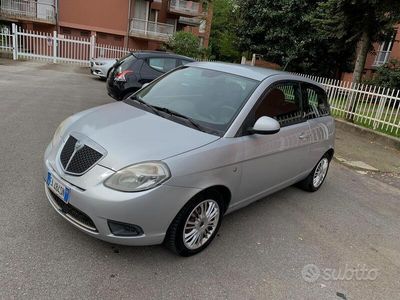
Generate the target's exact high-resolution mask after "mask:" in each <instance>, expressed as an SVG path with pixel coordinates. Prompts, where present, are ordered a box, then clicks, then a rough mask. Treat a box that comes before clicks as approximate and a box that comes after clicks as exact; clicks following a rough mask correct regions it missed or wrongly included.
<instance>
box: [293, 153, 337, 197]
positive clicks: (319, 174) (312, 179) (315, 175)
mask: <svg viewBox="0 0 400 300" xmlns="http://www.w3.org/2000/svg"><path fill="white" fill-rule="evenodd" d="M329 163H330V160H329V157H328V155H324V156H323V157H322V158H321V159H320V160H319V162H318V163H317V165H316V166H315V167H314V169H313V170H312V171H311V173H310V174H309V175H308V176H307V178H306V179H304V180H302V181H300V182H299V184H298V185H299V187H300V188H302V189H303V190H305V191H308V192H315V191H317V190H318V189H319V188H320V187H321V185H322V184H323V183H324V181H325V178H326V174H327V173H328V169H329Z"/></svg>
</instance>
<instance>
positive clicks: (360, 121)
mask: <svg viewBox="0 0 400 300" xmlns="http://www.w3.org/2000/svg"><path fill="white" fill-rule="evenodd" d="M331 102H333V103H335V104H334V105H332V114H333V115H334V116H335V117H338V118H341V119H347V113H346V112H343V111H338V109H340V110H347V109H348V108H347V105H348V104H347V99H344V98H336V99H335V101H332V100H331ZM377 111H378V103H374V102H367V101H364V102H360V103H359V104H358V105H357V108H356V112H355V116H354V124H357V125H360V126H363V127H366V128H370V129H372V130H375V131H378V132H381V133H384V134H387V135H390V136H394V137H397V138H400V129H398V130H397V128H396V127H395V126H392V125H387V124H383V123H381V122H379V121H378V122H374V121H373V120H371V118H375V117H376V114H377ZM399 112H400V110H398V109H397V108H394V109H393V107H384V108H383V111H382V115H381V117H380V118H379V120H380V121H382V122H388V123H390V124H394V125H400V113H399ZM374 123H376V126H375V128H374ZM396 130H397V133H396Z"/></svg>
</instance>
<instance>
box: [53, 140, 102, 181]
mask: <svg viewBox="0 0 400 300" xmlns="http://www.w3.org/2000/svg"><path fill="white" fill-rule="evenodd" d="M76 143H77V139H76V138H74V137H73V136H70V137H69V138H68V140H67V142H66V143H65V145H64V148H63V149H62V151H61V154H60V161H61V164H62V166H63V168H64V170H65V171H66V172H68V173H71V174H75V175H81V174H83V173H84V172H86V171H87V170H88V169H89V168H91V167H92V166H93V165H94V164H95V163H96V162H98V161H99V160H100V159H101V158H102V157H103V154H101V153H100V152H98V151H96V150H94V149H93V148H91V147H89V146H87V145H84V146H83V147H82V148H81V149H79V150H77V151H76V150H75V145H76ZM71 157H72V158H71Z"/></svg>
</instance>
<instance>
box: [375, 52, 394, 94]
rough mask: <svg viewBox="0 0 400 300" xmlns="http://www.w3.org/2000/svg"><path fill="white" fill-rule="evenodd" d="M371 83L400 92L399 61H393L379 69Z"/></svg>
mask: <svg viewBox="0 0 400 300" xmlns="http://www.w3.org/2000/svg"><path fill="white" fill-rule="evenodd" d="M371 83H372V84H375V85H378V86H383V87H386V88H392V89H398V90H400V61H399V60H396V59H393V60H391V61H390V62H389V63H387V64H385V65H383V66H381V67H379V68H378V69H377V72H376V74H375V77H374V78H373V79H372V81H371Z"/></svg>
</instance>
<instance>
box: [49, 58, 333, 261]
mask: <svg viewBox="0 0 400 300" xmlns="http://www.w3.org/2000/svg"><path fill="white" fill-rule="evenodd" d="M145 57H146V58H149V57H147V56H145ZM168 58H173V59H178V60H179V59H181V58H179V57H177V56H169V57H168ZM136 60H137V58H136V56H133V55H132V57H129V61H130V63H129V65H131V64H133V68H137V65H136V67H135V61H136ZM144 61H145V59H143V61H142V62H140V63H139V64H138V65H139V66H142V68H147V65H145V64H147V63H145V62H144ZM160 65H161V64H160ZM126 70H130V69H126ZM139 70H140V67H139ZM124 71H125V70H122V69H121V70H120V71H117V72H124ZM165 71H166V70H165ZM110 78H111V77H110ZM334 124H335V123H334V119H333V118H332V117H331V116H330V109H329V104H328V102H327V96H326V93H325V91H324V89H323V87H322V86H321V85H319V84H317V83H316V82H314V81H312V80H310V79H307V78H304V77H300V76H295V75H292V74H289V73H285V72H279V71H274V70H269V69H262V68H256V67H250V66H245V65H233V64H222V63H205V62H197V63H190V64H188V65H186V66H181V67H178V68H177V69H175V70H174V71H172V72H170V73H168V74H166V75H163V76H161V77H160V78H158V79H157V80H155V81H153V82H152V83H150V84H149V85H148V86H146V87H144V88H143V89H141V90H140V91H138V92H137V93H135V94H134V95H132V96H131V97H129V98H127V99H126V100H124V101H123V102H118V103H112V104H108V105H103V106H100V107H95V108H92V109H89V110H86V111H83V112H80V113H78V114H76V115H73V116H71V117H69V118H68V119H66V120H65V121H64V122H63V123H62V124H61V125H60V127H59V128H58V129H57V130H56V132H55V134H54V137H53V140H52V141H51V143H50V144H49V145H48V147H47V149H46V152H45V155H44V173H43V176H44V183H45V192H46V195H47V198H48V200H49V201H50V203H51V205H52V206H53V207H54V209H55V210H56V211H57V212H58V213H59V214H60V215H61V216H62V217H64V218H65V219H66V220H67V221H69V222H70V223H71V224H73V225H74V226H75V227H77V228H79V229H80V230H82V231H83V232H85V233H87V234H89V235H91V236H93V237H96V238H99V239H102V240H105V241H108V242H112V243H116V244H124V245H153V244H161V243H164V244H165V245H166V246H167V247H168V248H169V249H171V250H173V251H174V252H176V253H177V254H179V255H182V256H189V255H193V254H196V253H198V252H200V251H201V250H203V249H204V248H206V247H207V246H208V245H209V244H210V243H211V241H212V240H213V238H214V237H215V236H216V234H217V232H218V229H219V227H220V225H221V221H222V219H223V216H224V215H225V214H227V213H230V212H232V211H234V210H236V209H239V208H241V207H244V206H246V205H248V204H250V203H252V202H254V201H256V200H259V199H261V198H263V197H265V196H267V195H269V194H271V193H274V192H276V191H278V190H281V189H283V188H285V187H288V186H290V185H292V184H296V183H297V184H298V185H299V186H301V187H302V188H303V189H305V190H307V191H310V192H314V191H316V190H318V189H319V188H320V187H321V185H322V184H323V182H324V180H325V178H326V175H327V172H328V168H329V163H330V161H331V159H332V157H333V152H334V139H335V125H334Z"/></svg>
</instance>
